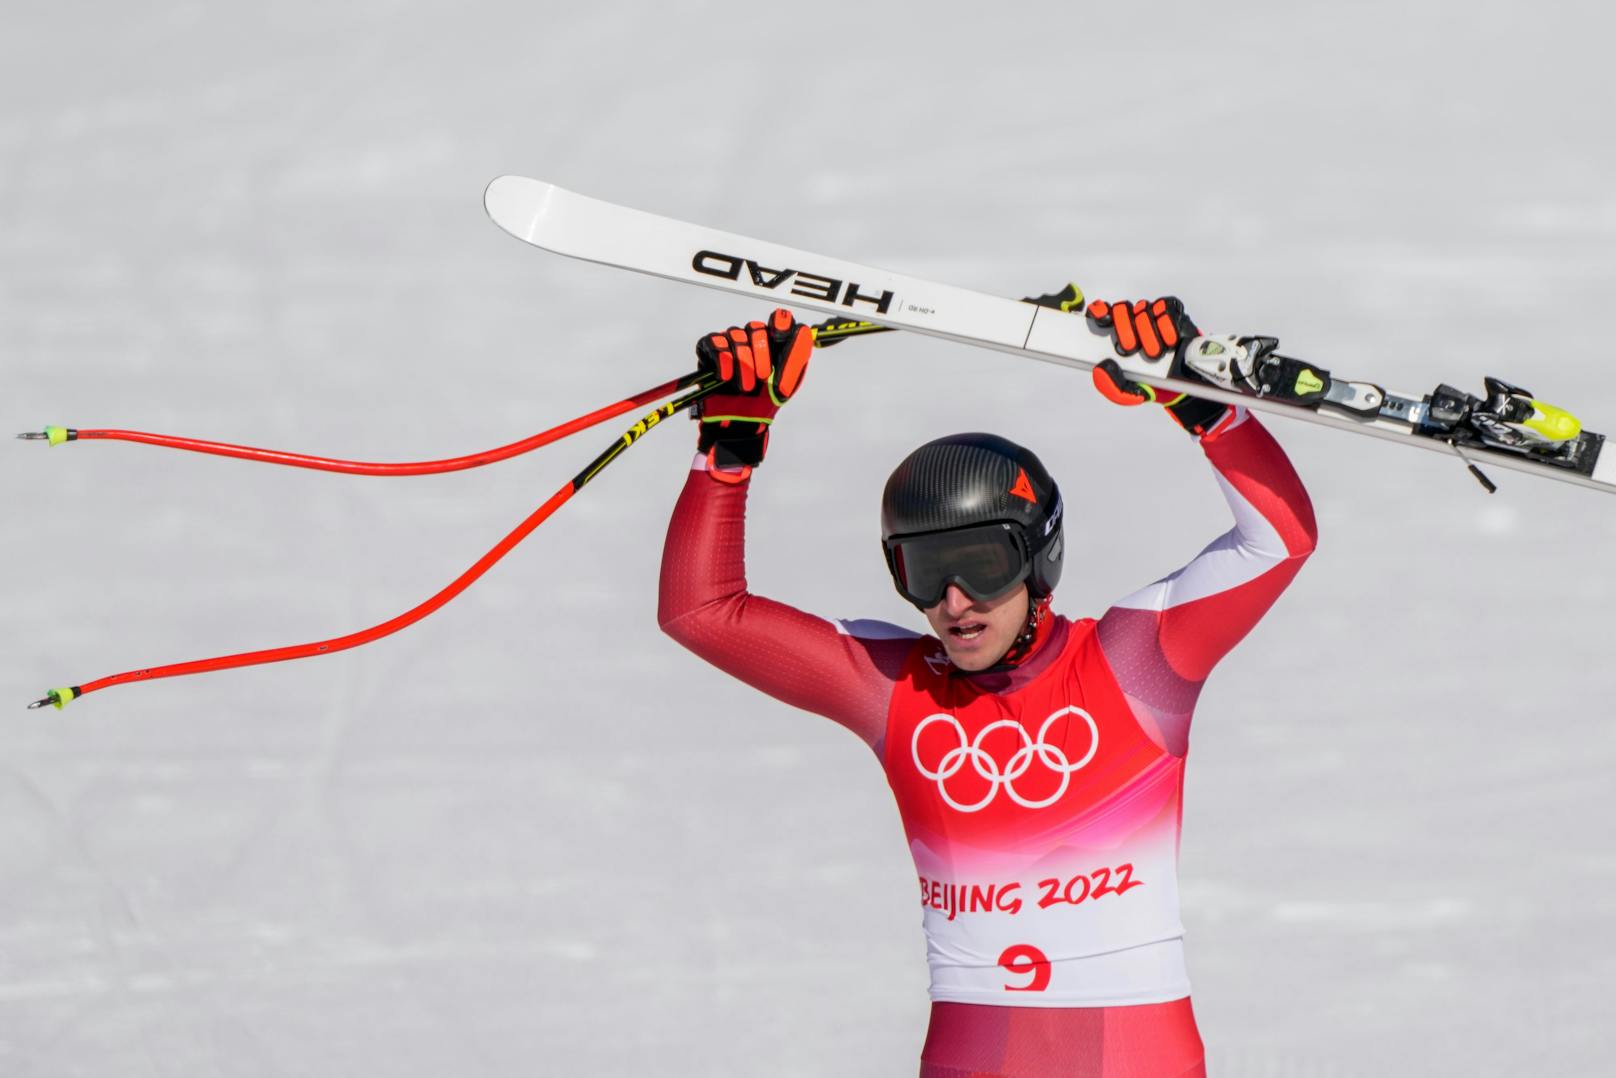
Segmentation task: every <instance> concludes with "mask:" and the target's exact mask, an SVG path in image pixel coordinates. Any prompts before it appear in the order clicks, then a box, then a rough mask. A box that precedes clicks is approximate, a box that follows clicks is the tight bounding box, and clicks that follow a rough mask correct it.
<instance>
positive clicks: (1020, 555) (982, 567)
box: [882, 521, 1032, 610]
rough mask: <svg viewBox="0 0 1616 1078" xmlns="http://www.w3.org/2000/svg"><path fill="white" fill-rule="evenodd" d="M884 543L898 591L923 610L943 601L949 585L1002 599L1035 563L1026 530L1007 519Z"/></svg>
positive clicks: (981, 596)
mask: <svg viewBox="0 0 1616 1078" xmlns="http://www.w3.org/2000/svg"><path fill="white" fill-rule="evenodd" d="M882 546H884V547H885V548H886V554H887V568H889V569H891V570H892V580H893V582H894V583H895V584H897V586H898V592H899V593H900V594H901V595H902V596H903V597H904V598H905V599H908V600H909V601H910V602H911V603H914V604H915V605H916V606H918V607H920V608H921V609H922V610H924V609H926V608H928V607H933V606H936V605H937V604H938V603H940V602H942V601H943V595H944V594H945V593H946V592H947V591H948V586H949V585H950V584H957V585H959V589H960V590H961V591H963V592H964V593H965V594H966V595H969V596H970V597H971V598H972V599H975V600H977V601H978V602H984V601H986V600H989V599H997V598H998V597H999V596H1001V595H1003V594H1004V593H1005V592H1007V591H1009V590H1010V589H1011V588H1013V587H1015V586H1016V585H1017V584H1019V583H1020V582H1021V581H1023V580H1025V579H1027V576H1028V574H1029V573H1030V571H1031V568H1032V558H1031V557H1030V556H1029V554H1028V553H1027V541H1026V538H1025V537H1024V536H1023V535H1022V532H1021V529H1020V528H1018V527H1016V526H1015V525H1014V524H1006V523H1004V522H1002V521H1001V522H996V523H992V524H974V525H972V526H971V527H968V528H955V529H953V530H952V531H946V532H929V533H926V534H924V535H908V536H894V537H893V538H891V539H888V540H887V541H886V542H885V543H883V544H882Z"/></svg>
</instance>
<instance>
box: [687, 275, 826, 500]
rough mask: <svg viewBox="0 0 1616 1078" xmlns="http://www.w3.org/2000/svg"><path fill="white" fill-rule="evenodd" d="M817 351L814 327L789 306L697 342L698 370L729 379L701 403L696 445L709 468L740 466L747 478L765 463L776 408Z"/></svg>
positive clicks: (798, 385)
mask: <svg viewBox="0 0 1616 1078" xmlns="http://www.w3.org/2000/svg"><path fill="white" fill-rule="evenodd" d="M813 350H814V330H813V327H812V326H807V325H800V324H798V322H797V320H796V319H795V318H794V317H792V314H791V312H790V311H788V310H786V309H785V308H783V307H782V308H780V309H778V310H776V311H775V312H774V313H773V314H771V315H769V321H768V324H767V325H765V324H764V323H762V322H748V323H747V324H746V326H745V327H744V328H743V327H741V326H731V327H729V329H727V330H725V331H724V332H722V333H709V334H708V335H706V336H705V337H703V338H701V340H699V341H697V342H696V359H697V361H698V362H697V367H698V369H700V370H701V371H703V372H705V373H708V374H714V375H717V376H718V377H719V378H720V379H721V380H722V381H723V382H724V383H725V384H724V387H723V388H722V389H720V390H719V391H718V392H716V393H714V394H713V395H712V396H710V397H707V398H706V399H704V400H703V401H702V402H701V403H700V404H699V405H697V415H698V417H699V418H700V419H701V436H700V438H699V439H698V440H697V443H696V444H697V448H699V449H700V450H702V451H703V452H705V453H706V454H707V463H708V466H709V468H711V469H733V468H735V467H737V466H740V467H741V468H742V474H741V478H745V477H746V475H748V474H750V473H751V469H752V468H753V467H754V466H756V465H757V464H759V463H761V462H762V460H763V455H764V453H765V452H766V451H767V449H768V445H769V427H770V426H771V425H772V424H773V423H774V416H775V413H776V412H778V411H779V410H780V407H781V405H783V404H785V402H786V401H788V400H790V399H791V397H792V396H794V395H795V394H796V392H797V390H798V389H800V388H801V387H802V379H803V375H804V374H806V373H807V370H808V357H809V356H810V355H811V354H812V352H813Z"/></svg>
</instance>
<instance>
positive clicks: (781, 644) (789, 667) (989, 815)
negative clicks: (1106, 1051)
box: [659, 408, 1317, 1075]
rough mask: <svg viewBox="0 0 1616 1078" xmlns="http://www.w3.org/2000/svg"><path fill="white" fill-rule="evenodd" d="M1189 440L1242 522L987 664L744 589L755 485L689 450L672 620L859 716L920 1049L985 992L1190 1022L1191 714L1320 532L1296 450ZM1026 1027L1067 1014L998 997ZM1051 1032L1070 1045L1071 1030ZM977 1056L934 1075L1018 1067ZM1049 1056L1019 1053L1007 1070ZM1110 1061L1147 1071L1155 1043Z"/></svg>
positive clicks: (1243, 416)
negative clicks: (917, 950) (1106, 603)
mask: <svg viewBox="0 0 1616 1078" xmlns="http://www.w3.org/2000/svg"><path fill="white" fill-rule="evenodd" d="M1196 441H1197V442H1199V444H1200V447H1201V449H1202V451H1203V452H1204V453H1205V456H1206V458H1207V460H1208V462H1209V463H1210V464H1211V466H1212V470H1213V475H1214V477H1215V478H1216V481H1217V483H1218V485H1219V487H1220V489H1221V490H1222V492H1223V495H1224V497H1225V499H1226V500H1227V502H1228V504H1229V508H1230V510H1231V511H1232V513H1233V516H1234V526H1233V527H1232V528H1230V529H1229V530H1228V531H1226V532H1225V533H1224V534H1222V535H1220V536H1219V537H1218V538H1216V539H1214V540H1213V541H1212V542H1211V543H1210V544H1209V545H1208V546H1207V547H1206V548H1205V549H1203V550H1202V551H1201V552H1200V553H1199V554H1198V555H1196V556H1195V558H1194V559H1192V560H1191V561H1190V562H1189V564H1187V565H1185V566H1184V567H1183V568H1181V569H1179V570H1178V571H1176V572H1174V573H1172V574H1170V575H1168V576H1166V577H1163V578H1162V579H1160V580H1157V581H1156V582H1154V583H1152V584H1149V585H1147V586H1146V587H1144V588H1141V589H1139V590H1137V591H1134V592H1133V593H1131V594H1129V595H1126V596H1125V597H1123V598H1121V599H1119V600H1117V601H1116V602H1115V603H1114V604H1113V605H1112V606H1111V608H1110V609H1109V610H1107V611H1106V612H1105V614H1104V615H1103V616H1102V617H1100V618H1099V619H1098V620H1095V619H1092V618H1083V619H1079V620H1075V621H1073V620H1068V619H1066V618H1064V617H1060V616H1055V617H1053V618H1052V619H1050V620H1049V621H1048V622H1046V626H1045V628H1044V629H1043V630H1042V631H1041V632H1040V634H1039V638H1038V643H1037V645H1036V647H1035V649H1034V651H1033V652H1032V653H1031V654H1030V655H1029V656H1028V657H1027V658H1025V659H1024V660H1023V661H1022V662H1021V663H1020V664H1019V665H1018V666H1016V667H1013V668H1010V669H1007V670H995V671H987V672H983V673H978V674H967V673H964V672H962V671H959V670H957V669H955V668H954V667H953V666H952V665H951V664H950V663H949V661H948V659H947V656H946V654H945V652H944V650H943V647H942V645H941V644H940V643H939V642H938V641H937V640H936V639H935V638H934V637H930V636H918V635H916V634H915V633H913V632H910V631H908V630H905V629H902V628H899V627H897V626H893V625H888V624H885V623H881V622H872V621H832V620H828V619H826V618H822V617H818V616H816V615H813V614H808V613H804V612H803V611H801V610H797V609H795V608H793V607H790V606H786V605H784V604H782V603H779V602H775V601H774V600H771V599H765V598H762V597H759V596H755V595H753V594H751V593H750V592H749V591H748V590H747V586H746V570H745V511H746V497H747V489H748V487H749V485H750V481H747V482H741V483H727V482H717V481H714V479H713V477H711V476H709V475H708V474H706V467H707V465H706V463H705V461H704V460H703V459H701V458H699V457H698V459H697V462H696V464H695V466H694V467H693V468H692V471H691V473H690V476H689V478H688V479H687V481H686V484H685V488H684V491H683V493H682V495H681V496H680V499H679V502H678V505H677V507H676V508H675V509H674V513H673V520H672V522H671V524H670V526H669V530H668V539H667V545H666V548H665V550H664V554H663V562H662V582H661V595H660V600H661V601H660V610H659V617H660V620H661V624H662V627H663V629H664V630H665V631H666V632H667V633H668V634H669V635H671V636H672V637H673V638H674V639H675V640H677V641H679V642H680V643H681V644H683V645H684V646H685V647H687V648H689V649H690V650H691V651H694V652H695V653H696V654H697V655H700V656H701V657H702V658H704V659H706V660H707V661H708V662H710V663H712V664H713V665H715V666H717V667H718V668H719V669H721V670H723V671H725V672H726V673H729V674H731V675H733V676H735V677H737V678H740V679H741V680H743V681H745V682H747V683H748V684H750V685H753V686H755V687H756V688H758V689H761V690H762V691H764V692H766V693H768V694H769V695H771V696H773V697H775V698H777V699H779V700H782V701H784V702H786V703H788V704H791V705H794V706H796V707H800V708H803V709H804V710H807V711H811V712H814V713H816V714H819V715H823V716H825V717H827V718H829V719H832V720H834V721H835V722H838V723H840V724H842V725H843V726H846V727H847V728H848V729H850V730H852V731H853V732H854V733H856V734H858V736H859V737H861V738H863V740H864V741H865V742H866V743H867V744H868V745H870V747H871V748H872V749H873V750H874V751H875V753H876V755H877V757H878V758H879V759H880V761H881V764H882V766H883V768H884V769H885V772H886V775H887V780H888V782H889V783H890V785H891V787H892V791H893V794H894V795H895V797H896V799H897V803H898V808H899V811H900V813H901V815H902V818H903V824H904V829H905V833H906V834H907V836H908V840H909V848H910V852H911V853H912V855H913V856H914V861H915V870H916V875H917V888H918V894H919V898H920V905H921V912H922V923H923V926H924V928H925V932H926V940H927V959H928V962H929V965H930V967H931V997H932V1000H933V1001H934V1012H933V1029H932V1036H931V1038H929V1039H928V1053H930V1052H931V1046H932V1041H933V1040H939V1041H942V1040H948V1039H949V1037H950V1034H949V1030H948V1029H944V1030H942V1031H941V1033H940V1031H939V1028H938V1015H939V1014H946V1015H953V1016H955V1018H951V1019H950V1020H949V1023H947V1024H949V1025H950V1026H951V1028H952V1029H953V1030H954V1031H955V1032H956V1033H957V1031H958V1029H960V1028H964V1025H965V1024H966V1023H965V1021H964V1019H962V1018H960V1017H959V1016H961V1015H965V1014H967V1013H969V1014H970V1015H971V1018H970V1022H974V1023H980V1022H982V1021H984V1019H983V1016H982V1015H983V1012H981V1008H982V1007H983V1006H986V1007H990V1008H1044V1009H1072V1010H1073V1013H1074V1018H1073V1021H1072V1023H1068V1025H1069V1026H1070V1028H1071V1030H1073V1031H1075V1030H1076V1029H1077V1027H1078V1026H1079V1025H1082V1024H1083V1023H1088V1025H1089V1026H1092V1025H1093V1022H1094V1021H1096V1020H1097V1016H1096V1014H1095V1012H1094V1009H1105V1008H1149V1007H1157V1008H1163V1007H1165V1008H1167V1010H1164V1011H1163V1013H1164V1014H1167V1013H1169V1012H1170V1013H1171V1014H1172V1015H1174V1016H1176V1017H1175V1018H1174V1021H1177V1022H1179V1024H1180V1025H1183V1024H1184V1022H1187V1023H1188V1025H1187V1028H1188V1030H1189V1033H1190V1035H1191V1036H1193V1032H1194V1029H1193V1019H1191V1018H1188V1017H1187V1016H1188V1013H1189V1012H1188V1009H1187V1007H1188V996H1189V992H1190V986H1189V979H1188V976H1187V975H1186V972H1185V965H1184V955H1183V948H1182V937H1183V934H1184V929H1183V926H1182V924H1181V923H1180V920H1179V911H1178V882H1177V860H1178V842H1179V831H1180V813H1181V809H1182V794H1183V782H1184V762H1185V755H1186V753H1187V750H1188V742H1189V727H1190V719H1191V716H1192V714H1193V712H1194V707H1195V702H1196V699H1197V697H1198V696H1199V694H1200V691H1201V687H1202V685H1203V684H1204V682H1205V680H1206V677H1207V675H1208V674H1209V673H1210V672H1211V670H1212V668H1213V666H1214V665H1215V664H1216V663H1217V662H1218V660H1219V659H1220V658H1222V657H1223V655H1224V654H1226V653H1227V652H1228V651H1229V649H1231V648H1232V647H1234V645H1235V644H1236V643H1238V642H1239V641H1240V640H1241V639H1242V638H1243V637H1244V636H1245V635H1246V633H1247V632H1249V631H1250V630H1251V628H1252V626H1254V625H1255V624H1256V623H1257V621H1258V619H1259V618H1261V617H1262V615H1263V614H1264V613H1265V612H1266V611H1267V610H1268V608H1269V606H1271V605H1272V604H1273V602H1274V600H1275V599H1277V598H1278V596H1279V594H1280V592H1282V591H1283V590H1284V589H1285V587H1286V585H1288V584H1289V583H1290V581H1291V580H1292V578H1294V577H1295V575H1296V573H1297V571H1298V570H1299V569H1300V568H1301V565H1302V563H1303V561H1305V560H1306V558H1307V556H1308V555H1309V554H1310V553H1311V552H1312V550H1313V546H1314V541H1315V538H1316V534H1317V532H1316V528H1315V524H1314V519H1313V511H1312V506H1311V504H1310V503H1309V501H1308V497H1307V493H1306V491H1305V490H1304V489H1303V487H1302V484H1301V482H1300V480H1299V479H1298V478H1297V476H1296V473H1295V471H1294V470H1293V469H1292V467H1291V465H1290V462H1289V461H1288V460H1287V459H1286V457H1285V454H1284V452H1283V451H1282V450H1281V449H1280V448H1279V445H1278V444H1277V443H1276V442H1275V441H1274V439H1273V437H1272V436H1271V435H1270V434H1269V433H1268V431H1267V430H1265V429H1264V428H1263V426H1262V425H1261V424H1260V423H1259V422H1258V421H1257V420H1256V418H1255V417H1253V416H1251V415H1250V414H1249V413H1248V412H1246V410H1245V409H1243V408H1237V409H1234V410H1233V411H1232V412H1231V414H1230V415H1229V417H1228V418H1227V419H1226V420H1224V421H1223V422H1222V423H1221V424H1220V425H1219V426H1218V427H1217V428H1215V429H1214V430H1212V431H1211V432H1210V433H1208V434H1206V435H1204V436H1203V437H1200V438H1198V439H1196ZM1070 500H1071V498H1070V495H1068V501H1069V502H1070ZM1072 519H1081V517H1078V516H1077V515H1075V514H1074V516H1073V518H1072ZM1068 549H1070V543H1069V544H1068ZM1085 568H1086V567H1084V566H1080V565H1069V566H1068V567H1067V569H1066V572H1067V573H1068V574H1071V573H1073V572H1082V571H1085ZM959 1005H966V1006H964V1007H961V1006H959ZM1079 1011H1081V1012H1083V1013H1082V1014H1081V1016H1080V1017H1081V1019H1082V1022H1079V1021H1078V1012H1079ZM1144 1013H1145V1012H1144V1011H1133V1012H1130V1014H1129V1015H1128V1016H1127V1017H1128V1018H1129V1019H1130V1021H1133V1020H1137V1019H1138V1018H1139V1017H1140V1016H1141V1015H1143V1014H1144ZM1034 1019H1037V1021H1039V1022H1040V1023H1042V1025H1043V1026H1048V1025H1049V1024H1050V1023H1051V1022H1054V1023H1055V1025H1056V1027H1059V1026H1060V1021H1061V1020H1060V1018H1059V1016H1058V1015H1054V1014H1048V1015H1045V1016H1043V1017H1042V1018H1037V1016H1035V1015H1031V1014H1027V1015H1025V1019H1017V1018H1015V1016H1014V1014H1013V1012H1010V1011H1006V1010H999V1011H996V1012H991V1013H989V1014H988V1018H987V1019H986V1021H988V1022H989V1023H990V1024H991V1023H992V1022H999V1023H1001V1024H1003V1025H1005V1027H1006V1029H1009V1028H1010V1025H1011V1024H1012V1023H1020V1024H1026V1023H1028V1022H1031V1021H1033V1020H1034ZM1085 1028H1087V1027H1085ZM1106 1028H1110V1027H1109V1026H1107V1027H1106ZM1038 1036H1039V1037H1041V1038H1043V1040H1042V1042H1041V1043H1043V1044H1045V1045H1046V1047H1047V1045H1048V1044H1050V1043H1053V1042H1052V1041H1051V1040H1050V1037H1051V1036H1053V1037H1054V1040H1055V1041H1059V1040H1060V1034H1059V1030H1058V1028H1057V1030H1056V1033H1055V1034H1053V1035H1052V1034H1050V1033H1049V1031H1048V1030H1047V1029H1046V1030H1043V1031H1042V1032H1040V1033H1039V1034H1038ZM1073 1036H1074V1037H1078V1039H1081V1037H1080V1035H1079V1034H1078V1033H1076V1032H1073ZM953 1039H955V1040H958V1039H959V1038H958V1037H955V1038H953ZM967 1039H969V1038H967ZM987 1039H988V1040H995V1039H996V1040H1000V1041H1003V1040H1004V1039H1005V1038H1004V1037H1003V1036H1002V1035H1000V1034H994V1035H992V1036H989V1037H987ZM1012 1039H1013V1038H1012ZM1149 1039H1150V1038H1148V1037H1146V1038H1144V1039H1143V1040H1142V1041H1140V1043H1144V1042H1145V1041H1148V1040H1149ZM957 1048H958V1045H955V1046H954V1047H953V1048H950V1049H949V1050H950V1051H953V1052H954V1054H955V1055H958V1052H957V1051H954V1050H955V1049H957ZM1000 1049H1003V1050H1002V1051H1001V1050H1000ZM1193 1049H1194V1052H1195V1053H1198V1052H1199V1040H1198V1038H1195V1039H1194V1044H1193ZM1073 1050H1074V1051H1076V1050H1077V1049H1076V1048H1074V1049H1073ZM1117 1050H1118V1051H1121V1052H1123V1053H1124V1054H1126V1053H1127V1052H1129V1051H1132V1049H1129V1048H1128V1047H1127V1046H1126V1045H1124V1044H1122V1043H1121V1041H1119V1042H1118V1048H1117ZM1140 1050H1141V1051H1144V1050H1145V1049H1140ZM939 1051H941V1049H939ZM1185 1051H1186V1052H1188V1051H1190V1049H1189V1048H1185ZM995 1053H996V1054H995ZM967 1054H968V1053H967ZM1048 1055H1049V1053H1048V1052H1047V1051H1042V1052H1041V1053H1039V1058H1040V1059H1044V1060H1046V1061H1047V1057H1048ZM988 1056H991V1058H988ZM988 1056H984V1057H983V1060H984V1061H983V1062H982V1064H981V1066H980V1067H978V1066H977V1064H976V1063H974V1062H973V1063H972V1064H971V1065H970V1066H969V1067H966V1068H965V1069H959V1068H958V1067H953V1066H945V1065H943V1064H942V1063H941V1062H939V1063H938V1064H937V1066H936V1068H934V1070H933V1071H931V1072H930V1073H935V1074H937V1075H945V1074H952V1073H955V1071H956V1070H957V1071H958V1073H960V1074H968V1073H1011V1072H1010V1071H1009V1070H1004V1071H1000V1070H998V1069H997V1068H1000V1067H1009V1066H1010V1064H1009V1063H1008V1062H1007V1060H1009V1059H1011V1058H1012V1057H1013V1056H1014V1051H1013V1046H1012V1047H1011V1048H1005V1047H1004V1045H1003V1044H1000V1045H999V1046H998V1047H997V1048H995V1049H994V1051H993V1052H990V1053H988ZM925 1058H928V1059H929V1058H931V1056H930V1055H929V1054H928V1055H927V1056H925ZM1029 1058H1030V1057H1029ZM1190 1062H1191V1063H1194V1062H1195V1060H1194V1059H1191V1060H1190ZM1039 1065H1041V1064H1038V1063H1034V1062H1028V1061H1026V1060H1022V1061H1020V1062H1019V1063H1017V1064H1016V1066H1017V1067H1018V1069H1015V1070H1014V1073H1015V1074H1018V1075H1020V1074H1028V1075H1031V1074H1038V1073H1043V1072H1042V1071H1040V1070H1038V1069H1036V1067H1037V1066H1039ZM1097 1065H1098V1064H1097ZM1119 1065H1120V1066H1125V1067H1131V1066H1137V1065H1144V1066H1145V1067H1146V1069H1144V1070H1141V1071H1140V1073H1158V1071H1157V1070H1153V1069H1149V1068H1150V1067H1151V1066H1152V1064H1150V1063H1149V1062H1148V1061H1147V1060H1146V1059H1145V1058H1144V1057H1143V1056H1138V1055H1134V1056H1128V1058H1127V1059H1126V1060H1124V1061H1123V1063H1122V1064H1119ZM1160 1065H1161V1067H1168V1066H1169V1065H1170V1064H1169V1061H1168V1060H1167V1059H1166V1057H1165V1056H1164V1057H1162V1061H1161V1064H1160ZM1050 1073H1074V1072H1073V1071H1071V1070H1070V1068H1069V1067H1068V1069H1066V1070H1061V1071H1058V1072H1056V1071H1051V1072H1050ZM1083 1073H1088V1072H1087V1071H1083ZM1095 1073H1112V1071H1108V1070H1104V1068H1103V1067H1102V1068H1101V1069H1100V1070H1096V1071H1095ZM1129 1073H1132V1072H1131V1071H1129ZM1159 1073H1164V1074H1171V1073H1194V1071H1192V1070H1191V1071H1174V1070H1160V1071H1159Z"/></svg>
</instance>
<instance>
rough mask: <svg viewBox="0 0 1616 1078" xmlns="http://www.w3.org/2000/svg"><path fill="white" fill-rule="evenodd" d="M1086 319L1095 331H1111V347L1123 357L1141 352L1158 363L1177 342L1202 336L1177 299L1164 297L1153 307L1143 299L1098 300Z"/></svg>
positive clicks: (1175, 346) (1174, 347)
mask: <svg viewBox="0 0 1616 1078" xmlns="http://www.w3.org/2000/svg"><path fill="white" fill-rule="evenodd" d="M1087 317H1088V320H1089V325H1090V326H1092V327H1093V328H1094V329H1096V330H1110V331H1111V343H1112V344H1114V345H1115V346H1116V349H1117V351H1118V352H1120V353H1122V354H1123V355H1125V356H1131V355H1133V354H1134V353H1136V352H1143V353H1144V354H1145V358H1146V359H1160V358H1161V357H1162V356H1164V355H1168V354H1169V353H1171V352H1173V351H1174V350H1175V349H1177V348H1178V346H1179V344H1180V342H1182V341H1187V340H1190V339H1191V338H1194V337H1199V336H1200V335H1201V331H1200V330H1198V329H1196V328H1195V323H1194V322H1192V321H1190V316H1189V315H1187V314H1185V313H1184V304H1183V303H1182V302H1180V301H1179V298H1178V297H1177V296H1163V297H1162V298H1161V299H1158V300H1156V301H1155V302H1154V303H1152V302H1151V301H1149V300H1143V299H1136V300H1134V301H1133V302H1132V303H1125V302H1124V303H1107V302H1106V301H1105V300H1103V299H1097V300H1095V301H1094V302H1093V303H1091V304H1089V309H1088V312H1087Z"/></svg>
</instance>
